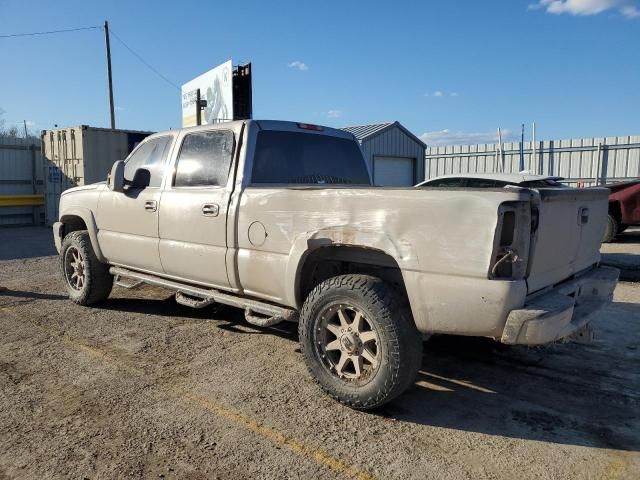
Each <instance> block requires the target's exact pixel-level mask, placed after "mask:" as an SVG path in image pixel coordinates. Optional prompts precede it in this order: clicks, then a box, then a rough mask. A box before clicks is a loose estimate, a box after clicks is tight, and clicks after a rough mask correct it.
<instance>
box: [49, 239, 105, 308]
mask: <svg viewBox="0 0 640 480" xmlns="http://www.w3.org/2000/svg"><path fill="white" fill-rule="evenodd" d="M60 269H61V270H62V276H63V278H64V280H65V287H66V288H67V292H68V293H69V298H70V299H71V300H72V301H73V302H74V303H77V304H78V305H91V304H93V303H97V302H100V301H102V300H105V299H106V298H107V297H108V296H109V294H110V293H111V289H112V288H113V275H111V274H110V273H109V265H106V264H104V263H101V262H100V261H99V260H98V258H97V257H96V254H95V252H94V251H93V247H92V246H91V240H90V238H89V233H88V232H87V231H86V230H77V231H75V232H71V233H69V234H68V235H66V236H65V237H64V240H63V241H62V248H61V249H60Z"/></svg>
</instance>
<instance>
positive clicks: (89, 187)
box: [61, 181, 107, 195]
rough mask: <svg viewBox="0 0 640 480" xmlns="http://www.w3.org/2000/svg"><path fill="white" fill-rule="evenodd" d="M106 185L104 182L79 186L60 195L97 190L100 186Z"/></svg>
mask: <svg viewBox="0 0 640 480" xmlns="http://www.w3.org/2000/svg"><path fill="white" fill-rule="evenodd" d="M106 184H107V182H106V181H104V182H96V183H92V184H90V185H81V186H79V187H73V188H69V189H67V190H65V191H64V192H62V194H61V195H67V194H68V193H73V192H81V191H85V190H97V189H98V188H100V187H101V186H102V185H106Z"/></svg>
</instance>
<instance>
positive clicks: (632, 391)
mask: <svg viewBox="0 0 640 480" xmlns="http://www.w3.org/2000/svg"><path fill="white" fill-rule="evenodd" d="M7 232H8V231H7V230H0V244H2V246H1V247H0V248H2V249H4V254H5V257H4V258H14V259H13V260H5V261H2V262H0V289H1V288H2V287H3V288H4V289H5V290H3V291H0V479H5V478H62V477H73V478H85V477H86V478H115V477H131V478H162V477H164V478H191V479H196V478H249V477H251V478H305V479H306V478H336V477H355V478H363V479H364V478H403V479H404V478H415V479H422V478H450V479H459V478H474V479H476V478H516V477H517V478H557V479H568V478H593V479H596V478H597V479H599V478H639V477H640V453H639V452H640V401H639V400H640V284H635V283H627V282H624V283H620V285H619V286H618V288H617V290H616V294H615V303H614V304H613V305H612V306H611V307H610V308H608V309H607V310H606V311H605V312H603V313H602V314H601V315H600V316H599V317H598V319H597V321H596V322H595V327H596V330H597V334H598V339H597V340H596V342H595V343H593V344H591V345H588V346H587V345H579V344H558V345H552V346H550V347H546V348H531V349H528V348H513V347H505V346H501V345H498V344H496V343H493V342H491V341H489V340H483V339H464V338H443V337H440V338H437V337H436V338H433V339H431V340H430V341H429V342H427V343H426V344H425V355H424V359H423V366H422V371H421V374H420V377H419V379H418V381H417V383H416V385H415V387H414V388H413V389H412V390H411V391H410V392H408V393H407V394H405V395H404V396H403V397H401V398H400V399H398V400H396V401H395V402H393V403H392V404H390V405H389V406H388V407H386V408H384V409H383V410H382V411H380V412H376V413H359V412H355V411H352V410H350V409H348V408H346V407H343V406H341V405H339V404H337V403H335V402H334V401H332V400H330V399H329V398H327V397H326V396H324V395H323V394H321V393H320V391H319V390H318V388H317V387H316V386H315V385H314V383H313V382H312V380H311V379H310V378H309V377H308V375H307V373H306V370H305V368H304V366H303V364H302V359H301V355H300V353H299V350H298V346H297V343H296V339H297V338H296V337H297V334H296V332H295V327H294V326H286V327H285V328H278V329H267V330H260V329H257V328H254V327H252V326H249V325H248V324H246V323H244V322H243V321H242V317H241V315H239V312H237V311H234V310H232V309H226V310H223V311H221V312H218V313H216V312H214V311H213V310H205V311H195V310H189V309H186V308H182V307H179V306H177V305H176V304H175V303H174V302H173V300H172V297H171V293H170V292H167V291H163V290H160V289H155V288H149V287H141V288H139V289H135V290H126V289H122V288H116V289H115V290H114V292H113V294H112V297H111V299H110V300H109V301H108V302H107V303H105V304H103V305H101V306H100V307H99V308H82V307H78V306H75V305H73V304H72V303H71V302H69V301H68V300H67V299H66V297H65V295H64V290H63V288H62V285H61V282H60V280H59V277H58V270H57V262H56V258H55V257H38V258H30V259H15V257H16V256H17V255H11V254H10V253H7V251H8V249H9V248H10V247H9V245H10V244H11V243H12V242H16V240H15V239H14V240H11V238H9V236H8V233H7ZM27 235H41V236H42V242H44V243H47V242H48V241H49V240H48V239H49V236H48V235H49V232H48V231H39V230H34V231H33V232H27ZM629 248H631V247H629ZM629 248H627V249H626V250H621V251H620V252H615V251H614V252H612V253H621V254H622V255H628V253H624V252H629ZM633 248H635V249H636V250H639V251H640V248H639V247H638V245H635V244H634V245H633ZM0 253H2V252H0ZM615 259H616V258H613V260H615ZM624 259H625V260H629V259H628V258H626V257H625V258H624ZM618 260H620V259H618ZM469 313H470V315H472V314H473V312H469Z"/></svg>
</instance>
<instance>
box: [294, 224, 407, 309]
mask: <svg viewBox="0 0 640 480" xmlns="http://www.w3.org/2000/svg"><path fill="white" fill-rule="evenodd" d="M331 246H345V247H360V248H365V249H371V250H372V251H375V252H380V253H382V254H385V255H387V256H389V257H391V258H393V259H394V260H395V262H396V263H397V264H398V267H400V269H405V268H406V269H414V268H417V264H418V261H417V258H416V256H415V254H414V250H413V247H412V245H411V244H409V243H408V242H394V241H393V240H391V238H390V237H389V235H387V234H386V233H385V232H383V231H381V230H378V229H371V228H355V227H353V226H348V225H344V226H333V227H327V228H321V229H318V230H315V231H311V232H304V233H302V234H300V235H298V237H297V238H296V239H295V241H294V242H293V245H292V247H291V250H290V251H289V261H288V263H287V270H286V276H285V282H286V295H287V303H288V304H289V305H291V306H296V307H298V308H300V307H301V306H302V305H301V303H302V301H304V299H300V298H299V296H298V292H299V290H298V289H299V284H300V274H301V272H302V268H303V266H304V263H305V261H306V259H307V257H308V255H310V254H311V253H312V252H314V251H316V250H317V249H319V248H323V247H331Z"/></svg>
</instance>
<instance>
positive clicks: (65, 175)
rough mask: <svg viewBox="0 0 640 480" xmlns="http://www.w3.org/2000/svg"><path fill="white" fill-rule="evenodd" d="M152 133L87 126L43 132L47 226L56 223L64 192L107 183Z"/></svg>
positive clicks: (42, 148) (42, 147)
mask: <svg viewBox="0 0 640 480" xmlns="http://www.w3.org/2000/svg"><path fill="white" fill-rule="evenodd" d="M152 133H153V132H141V131H135V130H111V129H109V128H96V127H89V126H87V125H80V126H78V127H70V128H54V129H51V130H43V131H42V135H41V141H42V146H41V150H42V155H43V158H44V173H43V175H44V183H45V189H44V190H45V218H46V224H47V225H49V226H50V225H53V223H54V222H56V221H57V219H58V204H59V202H60V194H61V193H62V192H64V191H65V190H67V189H69V188H72V187H76V186H79V185H89V184H91V183H96V182H102V181H104V180H106V179H107V174H108V173H109V172H110V171H111V166H112V165H113V162H115V161H116V160H123V159H124V158H125V157H126V156H127V155H129V153H130V152H131V151H132V150H133V149H134V148H135V147H136V145H138V143H140V142H141V141H142V140H143V139H144V138H145V137H147V136H148V135H151V134H152Z"/></svg>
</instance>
